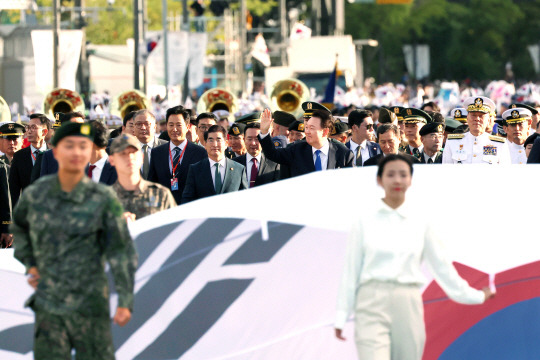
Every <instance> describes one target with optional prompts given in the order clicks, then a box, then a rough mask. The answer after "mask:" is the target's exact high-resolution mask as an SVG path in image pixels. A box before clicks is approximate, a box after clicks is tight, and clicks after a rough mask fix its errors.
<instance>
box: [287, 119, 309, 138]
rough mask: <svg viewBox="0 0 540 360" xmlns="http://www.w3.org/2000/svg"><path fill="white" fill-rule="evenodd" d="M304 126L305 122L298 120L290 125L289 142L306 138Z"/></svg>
mask: <svg viewBox="0 0 540 360" xmlns="http://www.w3.org/2000/svg"><path fill="white" fill-rule="evenodd" d="M304 126H305V125H304V123H303V122H300V121H298V120H295V122H293V123H292V124H291V125H290V126H289V144H292V143H293V142H295V141H298V140H302V139H303V138H304V136H305V134H304Z"/></svg>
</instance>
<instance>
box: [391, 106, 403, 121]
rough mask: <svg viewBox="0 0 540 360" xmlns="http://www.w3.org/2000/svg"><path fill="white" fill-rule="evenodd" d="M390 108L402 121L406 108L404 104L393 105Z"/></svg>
mask: <svg viewBox="0 0 540 360" xmlns="http://www.w3.org/2000/svg"><path fill="white" fill-rule="evenodd" d="M388 110H390V111H392V112H393V113H394V114H396V116H397V119H398V121H402V120H403V118H404V116H405V108H404V107H403V106H391V107H390V108H389V109H388Z"/></svg>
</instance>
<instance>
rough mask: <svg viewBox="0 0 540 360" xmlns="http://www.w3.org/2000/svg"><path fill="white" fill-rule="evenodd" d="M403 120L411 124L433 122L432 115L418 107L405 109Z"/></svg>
mask: <svg viewBox="0 0 540 360" xmlns="http://www.w3.org/2000/svg"><path fill="white" fill-rule="evenodd" d="M403 121H404V122H406V123H409V124H415V123H419V122H423V123H425V124H427V123H430V122H431V116H429V114H428V113H427V112H425V111H424V110H420V109H416V108H407V109H405V113H404V117H403Z"/></svg>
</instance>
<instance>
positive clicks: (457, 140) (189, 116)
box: [0, 95, 540, 358]
mask: <svg viewBox="0 0 540 360" xmlns="http://www.w3.org/2000/svg"><path fill="white" fill-rule="evenodd" d="M301 106H302V110H303V116H301V117H300V118H296V117H295V116H294V115H292V114H290V113H287V112H285V111H280V110H276V111H274V112H272V111H271V110H270V109H268V108H266V109H265V110H264V111H262V112H251V113H248V114H245V115H243V116H239V117H237V118H235V120H234V121H230V119H231V116H230V115H229V114H226V115H225V116H223V111H222V110H217V111H215V112H210V111H208V112H203V113H199V114H196V113H194V112H193V111H192V110H190V109H187V108H185V107H183V106H174V107H170V108H168V109H167V110H166V114H165V118H164V119H163V120H161V121H159V120H157V119H156V116H155V115H154V113H153V112H152V111H151V110H149V109H140V110H137V111H132V112H129V113H127V114H126V115H125V116H124V118H123V120H122V126H120V127H118V128H117V129H108V127H107V125H106V124H104V122H102V121H99V120H87V119H85V116H84V115H83V114H82V113H79V112H70V113H56V114H55V117H54V120H52V119H50V118H49V117H47V116H46V115H44V114H40V113H36V114H31V115H30V116H29V121H28V122H27V123H26V124H21V123H18V122H7V123H3V124H2V125H0V151H1V152H2V156H1V158H0V199H1V203H0V207H1V208H0V218H1V228H0V233H1V238H0V241H1V246H2V247H10V246H12V244H14V247H15V256H16V257H17V258H18V259H19V260H20V261H21V262H22V263H23V264H24V265H25V266H26V269H27V271H28V274H30V278H29V282H30V284H31V285H32V286H34V287H35V288H38V286H39V284H43V282H44V281H45V285H43V286H42V288H38V289H39V290H40V291H37V292H36V294H35V297H33V298H32V299H31V300H30V302H29V305H30V306H32V308H33V309H34V311H36V316H37V314H39V315H40V317H39V321H43V324H45V325H43V326H50V325H51V324H59V323H61V322H62V321H64V320H62V319H61V317H62V316H63V314H67V313H69V311H71V310H73V309H76V310H77V309H82V308H86V307H87V306H90V307H92V306H94V305H92V304H93V303H92V301H97V302H98V303H99V304H101V305H99V306H98V308H97V310H96V312H95V314H94V313H93V314H91V316H97V317H99V318H100V319H101V320H99V321H97V322H96V328H93V329H89V330H88V331H89V332H92V331H102V330H103V329H104V326H105V325H104V324H105V322H104V320H103V317H104V314H105V313H106V310H107V309H108V307H107V306H105V305H104V304H105V302H106V300H107V297H108V295H107V296H105V295H103V294H104V293H103V291H101V290H102V288H103V287H104V286H106V283H104V278H102V277H101V276H102V274H103V267H102V266H101V268H100V267H99V266H97V265H95V264H90V263H91V261H90V263H88V267H87V268H86V269H88V268H92V269H94V270H95V271H93V273H94V274H93V275H89V276H90V277H92V276H98V275H96V274H101V275H99V277H98V278H95V279H89V278H87V277H88V276H87V277H85V276H83V277H82V278H81V279H83V280H84V279H85V280H84V281H83V280H81V279H77V281H74V282H73V283H70V285H69V286H67V288H65V286H66V285H65V284H63V285H58V284H57V283H56V282H55V281H56V280H58V278H57V277H58V276H59V275H58V274H64V273H65V271H66V266H67V265H65V264H63V263H62V262H58V261H57V260H58V257H59V256H65V257H66V259H68V260H67V261H68V262H70V261H71V262H70V264H71V265H73V266H74V267H75V268H77V269H79V268H81V267H79V265H76V264H75V262H77V261H79V260H80V262H81V264H86V262H85V261H86V260H88V258H87V257H86V255H88V254H90V255H91V254H94V255H95V256H97V257H98V258H99V257H104V258H106V259H107V260H108V261H109V263H110V264H111V269H112V272H113V276H114V277H115V283H116V286H117V288H118V287H120V290H118V293H119V308H118V310H117V313H116V315H115V322H117V323H118V324H120V325H123V324H125V323H127V322H128V321H129V319H130V317H131V308H132V301H133V299H132V296H133V276H134V271H135V269H136V264H137V257H136V253H135V252H134V250H133V245H132V244H131V242H130V241H128V240H129V234H128V232H127V225H126V224H127V223H128V222H129V221H134V220H137V219H140V218H142V217H144V216H147V215H150V214H154V213H157V212H160V211H163V210H166V209H170V208H173V207H175V206H178V205H181V204H186V203H188V202H191V201H194V200H198V199H201V198H205V197H209V196H214V195H218V194H223V193H229V192H235V191H239V190H243V189H248V188H251V187H255V186H261V185H264V184H268V183H272V182H275V181H278V180H282V179H286V178H290V177H294V176H300V175H304V174H308V173H311V172H314V171H327V170H333V169H340V168H348V167H362V166H371V165H378V164H381V163H383V162H384V161H385V159H388V158H389V157H393V156H396V155H398V156H400V158H399V159H401V160H402V161H404V162H405V163H407V164H413V163H415V164H426V165H435V164H472V163H476V164H493V165H495V164H526V163H535V162H540V139H537V136H538V132H537V131H538V128H539V121H538V120H539V110H540V106H538V104H523V103H512V104H507V106H505V109H503V111H502V113H500V118H497V115H496V114H497V105H496V104H495V102H494V101H492V100H491V99H490V98H488V97H485V96H480V95H478V96H472V97H469V98H467V99H465V101H464V102H463V104H462V106H460V107H456V108H454V109H452V110H451V112H450V114H451V116H450V117H445V116H443V114H442V113H441V112H440V108H439V107H438V105H437V104H436V103H435V102H427V103H424V104H422V106H421V107H420V108H413V107H402V106H388V107H384V106H381V107H371V108H370V109H365V108H356V107H355V106H352V105H351V106H348V107H346V108H342V109H341V110H340V113H339V114H337V113H336V112H334V113H333V112H332V111H331V110H330V109H328V108H327V107H325V106H324V105H322V104H320V103H317V102H314V101H307V102H304V103H303V104H302V105H301ZM506 107H507V108H506ZM499 110H500V109H499ZM399 159H398V160H399ZM55 174H56V175H55ZM411 175H412V168H411ZM100 184H101V185H100ZM89 219H91V221H90V220H89ZM81 234H85V235H84V236H82V235H81ZM88 234H95V237H96V239H98V240H99V241H98V245H99V246H98V248H97V250H96V249H95V248H94V247H93V246H94V245H92V244H90V243H89V242H88V239H89V238H92V236H90V235H89V236H90V237H89V236H87V235H88ZM84 254H86V255H84ZM81 259H82V260H81ZM85 259H86V260H85ZM100 264H101V263H100ZM96 266H97V267H96ZM44 269H47V270H44ZM81 269H82V268H81ZM81 271H85V270H81ZM65 276H67V277H70V276H71V275H68V274H65ZM71 277H73V276H71ZM75 278H76V277H75ZM55 279H56V280H55ZM79 280H80V281H79ZM92 281H95V282H94V283H93V282H92ZM60 283H62V282H61V281H60ZM88 283H93V284H96V286H90V287H88V288H87V289H82V287H84V286H83V284H88ZM57 286H59V288H57ZM70 287H71V288H70ZM74 289H75V290H77V291H79V292H78V293H77V295H76V296H68V294H70V291H75V290H74ZM77 291H75V292H77ZM100 291H101V292H100ZM105 293H107V292H105ZM96 294H101V295H99V296H97V300H96V298H93V297H95V296H96ZM103 296H105V297H103ZM477 297H478V296H477ZM92 299H93V300H92ZM89 302H90V303H89ZM83 313H84V311H83ZM59 316H60V317H59ZM70 321H71V323H70V324H69V326H70V327H76V326H78V324H81V321H82V320H81V318H78V317H72V318H70ZM36 326H37V327H38V328H39V326H41V325H40V323H37V324H36ZM68 332H69V331H68ZM49 335H50V336H53V335H54V336H56V337H57V338H58V339H60V340H58V339H57V340H56V342H47V341H49V340H47V341H44V342H39V341H38V342H36V344H37V345H35V346H37V348H36V349H38V350H37V352H38V353H42V354H44V353H47V352H50V351H52V350H51V346H52V345H51V344H53V345H54V344H56V345H55V346H58V348H59V349H61V350H58V351H63V350H62V349H64V350H65V348H66V347H69V349H71V347H74V346H75V345H73V343H71V344H69V346H68V345H66V343H65V341H66V340H65V338H64V337H62V336H64V335H65V334H64V335H62V334H60V335H58V334H54V331H50V332H49ZM66 336H68V335H66ZM62 339H64V340H62ZM86 341H87V340H86V339H80V344H83V345H80V344H79V345H80V346H86V345H87V342H86ZM85 344H86V345H85ZM79 345H78V346H79ZM70 346H71V347H70ZM111 346H112V345H111V344H110V343H106V344H105V345H103V346H100V347H99V348H98V349H95V351H96V352H97V353H99V354H101V355H99V358H107V356H105V355H103V354H109V355H110V354H111V351H112V350H111V349H112V347H111ZM55 351H56V350H55ZM66 351H67V350H66ZM109 357H110V356H109Z"/></svg>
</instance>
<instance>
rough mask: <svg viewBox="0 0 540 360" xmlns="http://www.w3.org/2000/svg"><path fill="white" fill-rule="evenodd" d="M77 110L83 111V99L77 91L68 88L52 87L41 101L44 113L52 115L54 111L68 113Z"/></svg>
mask: <svg viewBox="0 0 540 360" xmlns="http://www.w3.org/2000/svg"><path fill="white" fill-rule="evenodd" d="M72 111H79V112H82V113H84V101H83V99H82V97H81V95H79V93H78V92H76V91H73V90H68V89H62V88H58V89H54V90H53V91H51V92H50V93H48V94H47V96H46V97H45V100H44V101H43V112H44V113H45V115H49V116H54V114H55V113H57V112H61V113H64V114H66V113H69V112H72Z"/></svg>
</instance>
